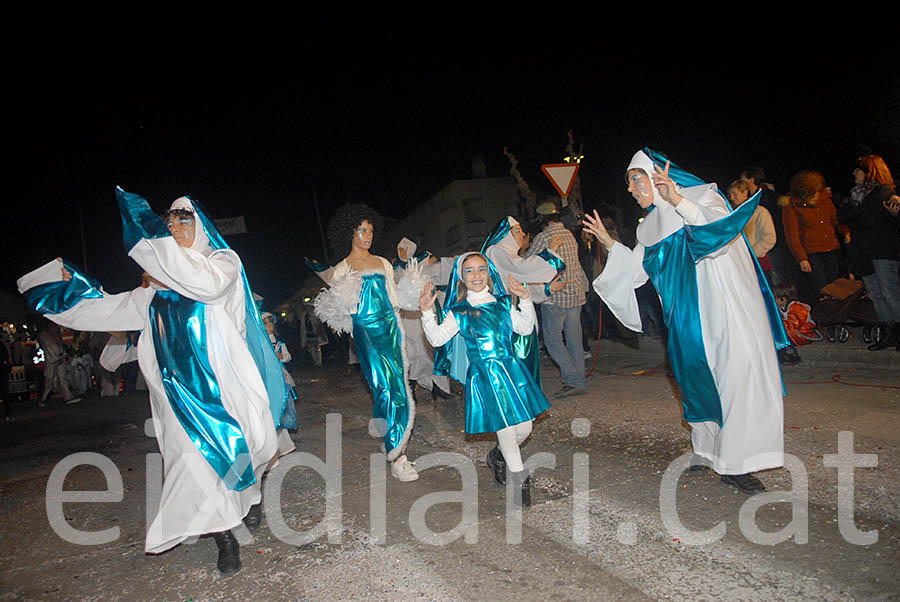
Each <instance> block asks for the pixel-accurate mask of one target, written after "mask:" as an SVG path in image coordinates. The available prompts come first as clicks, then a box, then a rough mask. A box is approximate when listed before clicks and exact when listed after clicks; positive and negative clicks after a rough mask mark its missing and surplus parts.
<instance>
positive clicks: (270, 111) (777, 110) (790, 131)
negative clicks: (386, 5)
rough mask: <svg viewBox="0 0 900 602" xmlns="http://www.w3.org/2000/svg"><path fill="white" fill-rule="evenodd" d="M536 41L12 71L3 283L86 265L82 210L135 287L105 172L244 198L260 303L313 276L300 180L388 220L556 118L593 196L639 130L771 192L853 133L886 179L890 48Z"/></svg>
mask: <svg viewBox="0 0 900 602" xmlns="http://www.w3.org/2000/svg"><path fill="white" fill-rule="evenodd" d="M542 54H543V56H544V58H543V59H542V60H541V61H537V60H536V59H534V58H533V57H532V58H528V57H524V56H516V57H513V56H494V57H492V58H491V59H490V60H475V59H473V60H465V61H459V62H444V61H442V62H440V63H438V62H437V61H435V62H434V64H430V63H429V62H428V61H426V60H417V61H415V62H413V61H410V62H408V63H401V64H397V63H395V62H390V61H386V60H385V61H378V60H375V59H368V60H366V61H365V62H360V61H359V60H356V61H353V62H346V61H338V60H335V61H332V62H329V63H327V64H323V63H321V62H316V61H309V64H306V63H305V62H304V61H303V60H301V58H299V57H298V58H297V59H296V60H295V61H294V62H293V63H291V64H290V65H289V66H285V67H282V68H276V66H274V65H272V64H266V65H264V66H265V68H262V67H260V66H259V64H257V65H256V67H253V66H252V63H251V64H250V65H251V66H244V67H238V66H237V65H235V64H226V63H209V64H202V65H200V64H197V65H193V64H185V65H180V66H179V67H178V68H177V69H176V68H174V67H173V66H172V64H171V63H169V64H167V66H165V67H163V66H161V65H156V64H154V63H152V62H150V61H147V62H141V63H140V64H139V65H135V64H129V63H127V62H126V61H123V60H117V61H113V60H111V59H108V58H107V57H105V56H104V57H101V58H97V57H94V58H93V59H92V60H81V59H80V58H79V59H72V60H66V59H65V57H61V58H60V60H59V61H57V62H55V63H53V64H52V66H47V65H44V66H43V67H42V68H41V69H32V68H25V67H15V66H14V67H12V68H11V70H10V72H9V73H8V74H7V81H8V82H11V83H13V84H14V85H13V86H11V89H14V90H15V92H14V93H13V94H9V95H8V98H11V99H12V108H11V109H7V112H6V118H7V126H8V130H7V131H8V132H10V133H11V136H7V141H8V142H9V146H8V148H9V149H10V151H11V154H12V155H13V157H12V161H11V162H8V163H7V165H8V168H9V167H11V169H10V171H8V172H7V189H6V190H7V193H8V196H7V198H6V203H5V210H6V216H5V217H6V219H5V220H4V222H5V226H4V235H3V236H4V247H5V248H6V252H5V257H4V261H3V271H2V280H0V287H2V288H3V289H4V290H7V291H10V292H14V291H15V280H16V278H17V277H18V276H20V275H22V274H24V273H25V272H27V271H29V270H31V269H33V268H35V267H37V266H39V265H41V264H43V263H45V262H46V261H48V260H49V259H51V258H53V257H55V256H57V255H61V256H65V257H67V258H69V259H71V260H72V261H74V262H76V263H78V264H81V263H82V248H81V237H80V228H79V215H81V216H82V217H83V224H84V233H85V253H86V256H87V263H88V266H87V267H88V270H87V271H88V273H90V274H91V275H93V276H95V277H96V278H98V279H99V280H100V281H101V282H103V283H104V286H105V288H106V289H107V290H109V291H112V292H119V291H121V290H124V289H127V288H131V287H133V286H135V285H136V284H137V283H138V280H139V275H140V269H139V268H138V267H137V265H136V264H134V263H133V262H132V261H131V260H130V259H129V258H128V257H127V256H126V254H125V250H124V248H123V245H122V237H121V225H120V222H119V215H118V209H117V206H116V202H115V194H114V189H115V186H117V185H119V186H121V187H123V188H124V189H125V190H128V191H130V192H135V193H138V194H141V195H142V196H144V197H145V198H147V199H148V201H149V202H150V204H151V206H152V207H153V208H154V209H156V210H158V211H162V210H164V209H166V208H167V207H168V205H169V203H171V201H172V200H174V199H175V198H177V197H178V196H181V195H189V196H192V197H194V198H196V199H198V200H200V201H201V202H202V203H203V204H204V205H205V206H206V208H207V210H209V212H210V213H211V214H212V215H213V216H214V217H230V216H235V215H244V216H245V217H246V223H247V229H248V233H247V234H244V235H239V236H233V237H230V238H229V243H230V244H231V245H232V246H233V247H234V248H235V249H236V250H237V251H238V253H239V254H240V255H241V257H242V259H243V261H244V263H245V266H246V269H247V273H248V275H249V278H250V282H251V284H252V285H253V287H254V289H255V290H257V291H258V292H259V293H261V294H262V295H263V296H264V297H265V298H266V306H268V307H271V306H273V305H274V304H275V303H277V302H278V301H279V300H280V299H281V298H282V297H283V296H284V295H286V294H288V293H289V292H290V291H291V287H292V286H293V285H295V284H297V283H299V282H300V281H302V279H303V278H305V277H306V276H307V275H308V272H307V270H306V268H305V267H304V265H303V257H304V256H305V255H308V256H312V257H318V258H322V255H323V254H322V244H321V238H320V235H319V231H318V227H317V223H316V216H315V210H314V206H313V201H312V200H313V190H315V191H317V194H318V200H319V206H320V209H321V212H322V218H323V220H324V221H325V222H326V224H327V220H328V218H329V217H330V216H331V214H332V212H333V209H334V208H335V207H336V206H338V205H340V204H342V203H345V202H349V201H362V202H365V203H368V204H370V205H371V206H372V207H374V208H376V209H377V210H379V211H380V212H382V214H384V215H387V216H391V217H396V218H400V217H403V216H405V215H406V214H407V213H408V212H409V210H410V209H411V208H412V207H414V206H415V205H416V204H418V203H421V202H423V201H425V200H427V199H428V198H429V197H430V196H431V195H432V194H433V193H435V192H436V191H438V190H439V189H441V188H442V187H443V186H445V185H446V184H447V183H449V182H450V181H451V180H454V179H458V178H468V177H469V176H470V174H471V163H472V159H473V157H475V156H476V155H480V156H483V157H484V159H485V162H486V165H487V170H488V175H489V176H503V175H507V173H508V170H509V163H508V161H507V159H506V158H505V157H504V156H503V148H504V146H506V147H509V149H510V151H511V152H513V153H515V154H516V156H517V157H518V159H519V161H520V170H521V171H522V173H523V175H524V176H525V178H526V179H527V180H528V181H529V182H530V183H531V185H532V187H537V186H540V187H542V188H543V187H546V185H545V180H544V176H543V175H542V174H541V173H540V171H539V166H540V164H542V163H552V162H558V161H560V160H561V159H562V157H563V154H564V149H565V145H566V132H567V131H568V130H569V129H572V130H573V131H574V136H575V139H576V143H581V142H583V143H584V155H585V157H586V158H585V160H584V162H583V163H582V170H581V177H582V189H583V195H584V200H585V205H586V208H588V209H590V208H592V207H593V206H594V205H596V204H597V203H598V202H599V201H600V200H606V201H614V200H615V199H616V198H617V197H618V198H620V199H622V201H623V202H629V203H630V202H632V201H631V200H630V198H628V196H627V193H626V192H625V191H624V184H623V179H622V172H623V170H624V168H625V166H626V165H627V163H628V161H629V159H630V157H631V155H632V154H633V153H634V152H635V151H636V150H638V149H639V148H640V147H642V146H645V145H646V146H650V147H652V148H656V149H659V150H662V151H663V152H665V153H667V154H668V155H669V156H670V157H671V158H672V159H673V160H674V161H676V162H677V163H679V164H680V165H681V166H683V167H684V168H686V169H688V170H689V171H692V172H694V173H696V174H697V175H699V176H700V177H702V178H704V179H706V180H708V181H715V182H717V183H718V184H719V185H720V186H724V185H727V183H728V182H729V181H731V180H732V179H734V178H735V177H737V176H738V174H739V171H740V169H741V168H742V167H745V166H746V165H749V164H760V165H762V166H764V167H765V168H766V170H767V172H768V176H769V177H768V179H769V181H771V182H772V183H773V184H775V186H776V189H777V190H778V191H779V192H786V190H787V181H788V178H789V177H790V176H791V174H793V173H794V172H796V171H799V170H800V169H804V168H813V169H817V170H819V171H821V172H822V173H823V174H824V175H825V177H826V180H827V181H828V183H829V184H830V185H831V186H832V187H833V188H834V189H835V190H836V191H837V192H839V193H846V192H847V190H848V189H849V187H850V185H851V183H852V176H851V172H852V170H853V168H854V166H855V165H854V160H855V158H856V157H858V156H859V155H860V154H863V153H864V146H866V147H869V148H870V149H871V151H873V152H875V153H877V154H881V155H882V156H884V157H885V159H886V160H887V162H888V165H889V166H890V167H891V169H892V171H893V173H894V175H895V177H897V176H900V114H898V111H900V109H898V107H900V84H898V81H900V80H898V65H900V63H898V61H896V52H895V53H894V57H893V58H894V60H893V61H892V62H891V63H884V62H878V61H859V62H857V63H856V64H852V65H848V64H847V61H846V60H845V61H844V63H841V62H840V58H836V57H835V55H833V54H823V53H820V52H809V53H802V52H799V51H798V52H793V53H791V54H788V53H783V54H781V55H779V56H777V57H776V58H769V57H766V56H762V55H760V56H756V55H746V54H744V55H741V56H726V55H723V54H722V53H720V52H714V53H713V52H710V51H709V50H704V51H701V52H699V53H698V54H695V55H693V54H690V53H689V54H688V55H687V56H685V57H684V58H680V59H679V61H678V63H677V64H673V63H669V64H660V63H658V62H657V61H655V60H653V58H652V53H649V56H647V57H642V59H641V60H639V61H638V63H637V64H638V66H637V67H636V66H634V63H633V61H634V56H633V54H631V53H626V52H624V51H620V52H613V51H609V50H604V51H602V52H601V51H599V50H598V51H597V53H596V55H594V56H592V55H590V53H585V54H584V55H583V56H580V57H579V58H578V59H577V60H574V59H568V58H566V59H563V60H560V61H557V62H558V63H559V64H561V65H563V67H562V68H556V67H554V66H553V65H552V64H551V63H552V53H551V52H544V53H542ZM548 56H550V58H549V59H548V58H547V57H548ZM711 57H712V58H711ZM313 65H318V66H313ZM257 67H258V68H257ZM376 238H377V234H376ZM388 242H390V243H391V244H393V243H394V242H396V241H388ZM332 259H333V260H336V259H339V258H332Z"/></svg>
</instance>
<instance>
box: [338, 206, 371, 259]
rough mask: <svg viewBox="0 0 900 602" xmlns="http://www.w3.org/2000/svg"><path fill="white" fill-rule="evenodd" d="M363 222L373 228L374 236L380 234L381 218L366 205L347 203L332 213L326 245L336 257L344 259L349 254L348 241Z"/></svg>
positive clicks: (349, 245)
mask: <svg viewBox="0 0 900 602" xmlns="http://www.w3.org/2000/svg"><path fill="white" fill-rule="evenodd" d="M363 220H366V221H368V222H369V223H370V224H372V226H374V228H375V235H376V236H378V234H380V233H381V229H382V226H383V221H382V219H381V216H380V215H378V213H377V212H376V211H375V210H374V209H372V208H371V207H369V206H368V205H365V204H363V203H347V204H346V205H341V206H340V207H338V208H337V211H335V212H334V216H333V217H332V218H331V221H330V222H328V244H329V246H330V247H331V249H332V250H333V251H334V252H335V253H337V255H336V256H337V257H341V258H344V257H346V256H347V255H349V254H350V247H351V244H350V241H351V240H352V239H353V235H354V234H355V233H356V228H358V227H359V225H360V224H361V223H362V222H363Z"/></svg>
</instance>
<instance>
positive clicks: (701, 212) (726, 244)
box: [584, 149, 789, 494]
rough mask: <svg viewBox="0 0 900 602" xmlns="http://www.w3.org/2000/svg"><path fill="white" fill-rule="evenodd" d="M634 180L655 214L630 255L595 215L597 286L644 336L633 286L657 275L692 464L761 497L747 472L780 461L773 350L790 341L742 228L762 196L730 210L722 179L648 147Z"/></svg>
mask: <svg viewBox="0 0 900 602" xmlns="http://www.w3.org/2000/svg"><path fill="white" fill-rule="evenodd" d="M663 165H665V167H664V168H663ZM673 178H674V179H673ZM626 180H627V184H628V191H629V192H630V193H631V194H632V196H634V198H635V199H636V200H637V202H638V204H639V205H640V206H641V207H643V208H644V209H648V210H649V211H650V213H649V214H648V215H647V216H646V217H645V218H644V220H643V221H642V222H641V223H640V224H638V227H637V245H636V246H635V248H634V249H633V250H632V249H629V248H628V247H626V246H624V245H623V244H621V243H619V242H616V241H614V240H613V239H612V238H611V237H610V236H609V234H608V233H607V231H606V229H605V228H604V227H603V223H602V222H601V221H600V218H599V216H598V215H597V212H596V211H595V212H594V215H593V216H587V215H586V216H585V220H584V225H585V227H586V228H587V229H588V230H589V231H590V232H592V233H593V234H594V235H595V236H596V237H597V239H598V240H599V241H600V243H601V244H602V245H603V246H604V247H606V248H607V249H608V250H609V258H608V260H607V263H606V266H605V267H604V269H603V273H601V274H600V276H598V277H597V279H596V280H594V290H596V291H597V294H599V295H600V297H601V298H602V299H603V301H604V302H606V304H607V305H608V306H609V308H610V310H611V311H612V312H613V313H614V314H615V315H616V317H617V318H618V319H619V320H621V322H622V323H623V324H625V325H626V326H627V327H628V328H630V329H632V330H634V331H637V332H640V330H641V319H640V315H639V313H638V304H637V300H636V298H635V294H634V289H636V288H638V287H639V286H641V285H643V284H644V283H645V282H646V281H647V279H648V277H649V278H650V280H652V282H653V285H654V287H655V288H656V290H657V292H658V293H659V296H660V300H661V302H662V307H663V313H664V315H665V322H666V326H667V327H668V329H669V339H668V353H669V361H670V362H671V364H672V369H673V371H674V373H675V377H676V379H677V381H678V385H679V387H680V388H681V402H682V406H683V410H684V414H683V415H684V420H685V421H686V422H688V423H690V425H691V442H692V444H693V448H694V458H693V459H692V461H691V462H692V465H693V466H694V467H695V468H696V469H698V470H700V469H703V467H711V468H712V469H713V470H715V471H716V472H717V473H719V474H720V475H721V476H722V480H723V481H724V482H726V483H728V484H731V485H734V486H736V487H737V488H738V489H740V490H741V491H743V492H745V493H750V494H752V493H756V492H758V491H763V490H764V489H765V488H764V486H763V484H762V483H761V482H760V481H759V479H757V478H756V477H754V476H753V475H751V474H750V473H752V472H756V471H760V470H765V469H769V468H776V467H779V466H782V464H783V456H784V453H783V452H784V440H783V423H784V408H783V405H782V399H781V398H782V395H783V394H784V385H783V382H782V379H781V371H780V369H779V365H778V359H777V356H776V347H777V348H782V347H786V346H787V345H788V344H789V341H788V339H787V335H786V334H785V331H784V325H783V324H782V322H781V317H780V315H779V312H778V308H777V306H776V305H775V302H774V299H773V298H772V293H771V291H770V290H769V285H768V283H767V282H766V278H765V276H764V274H763V273H762V270H761V269H760V267H759V264H758V263H757V262H756V260H755V258H754V256H753V253H752V251H751V249H750V247H749V245H748V244H747V241H746V238H745V237H744V236H743V234H742V232H741V231H742V229H743V228H744V226H745V224H746V223H747V220H748V219H750V217H751V216H752V215H753V212H754V211H755V210H756V206H757V203H758V201H759V196H758V195H754V197H753V198H751V199H750V200H749V201H747V202H745V203H743V204H742V205H741V206H740V207H739V208H738V209H736V210H735V211H733V212H730V210H729V208H728V204H727V202H726V200H725V198H724V197H723V196H722V195H721V193H719V191H718V190H717V188H716V186H715V184H706V183H704V182H702V181H701V180H700V179H698V178H696V177H695V176H692V175H691V174H689V173H686V172H684V171H682V170H680V169H678V168H677V167H676V166H674V165H670V163H669V161H668V160H666V159H665V158H664V157H662V156H661V155H659V154H657V153H655V152H653V151H651V150H649V149H644V150H643V151H640V152H638V153H637V154H635V156H634V158H633V159H632V160H631V163H630V164H629V165H628V170H627V172H626ZM676 182H677V184H676Z"/></svg>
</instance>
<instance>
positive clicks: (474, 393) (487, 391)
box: [450, 295, 550, 433]
mask: <svg viewBox="0 0 900 602" xmlns="http://www.w3.org/2000/svg"><path fill="white" fill-rule="evenodd" d="M511 308H512V300H511V298H510V297H509V296H508V295H503V296H501V297H499V298H498V299H497V302H496V303H487V304H484V305H478V306H477V307H473V306H472V305H470V304H469V303H468V301H463V302H461V303H458V304H456V305H454V306H453V307H451V308H450V310H451V311H452V312H453V316H454V318H455V319H456V323H457V325H458V326H459V333H460V334H461V335H462V338H463V340H464V341H465V342H466V356H467V357H468V359H469V369H468V373H467V375H466V432H467V433H495V432H497V431H499V430H500V429H503V428H506V427H508V426H512V425H514V424H519V423H522V422H525V421H526V420H533V419H534V417H535V416H537V415H538V414H540V413H542V412H544V411H546V410H548V409H549V408H550V404H549V403H547V398H546V397H544V393H543V392H542V391H541V388H540V387H539V386H538V385H537V383H536V382H535V380H534V377H533V376H532V375H531V372H530V371H529V369H528V368H527V367H526V365H525V364H524V363H523V362H522V360H521V359H519V358H518V357H517V356H516V352H515V349H514V346H513V334H515V333H514V332H513V329H512V321H511V320H510V317H509V312H510V309H511Z"/></svg>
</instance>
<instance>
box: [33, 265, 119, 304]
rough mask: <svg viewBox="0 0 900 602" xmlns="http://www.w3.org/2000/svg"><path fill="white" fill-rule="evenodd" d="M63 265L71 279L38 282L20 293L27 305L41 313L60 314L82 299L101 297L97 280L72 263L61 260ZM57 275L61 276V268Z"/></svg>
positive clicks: (101, 293)
mask: <svg viewBox="0 0 900 602" xmlns="http://www.w3.org/2000/svg"><path fill="white" fill-rule="evenodd" d="M63 266H64V267H65V268H66V270H68V272H69V273H70V274H72V279H71V280H69V281H68V282H67V281H65V280H58V281H56V282H48V283H46V284H39V285H38V286H34V287H32V288H30V289H28V290H27V291H25V292H24V293H22V296H24V297H25V303H26V304H27V305H28V307H30V308H31V309H33V310H34V311H36V312H38V313H41V314H50V315H52V314H61V313H62V312H64V311H66V310H68V309H72V308H73V307H75V305H76V304H77V303H78V302H79V301H81V300H82V299H99V298H101V297H103V292H102V291H101V288H100V283H99V282H97V281H96V280H94V279H93V278H91V277H90V276H86V275H84V274H83V273H82V272H81V269H80V268H79V267H78V266H76V265H75V264H74V263H71V262H69V261H66V260H63ZM59 277H60V278H62V271H61V270H60V276H59Z"/></svg>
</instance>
